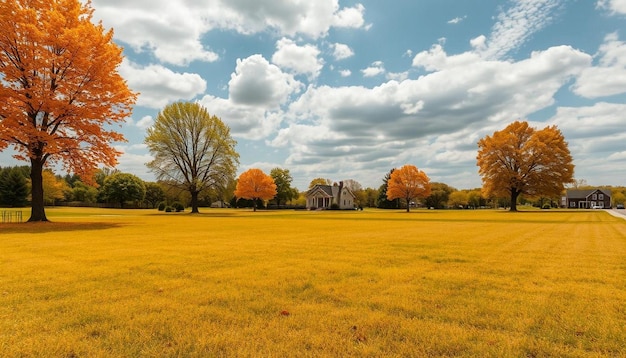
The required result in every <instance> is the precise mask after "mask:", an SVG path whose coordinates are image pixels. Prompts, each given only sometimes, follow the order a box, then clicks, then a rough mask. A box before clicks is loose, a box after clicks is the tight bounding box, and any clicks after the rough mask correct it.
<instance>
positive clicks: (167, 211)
mask: <svg viewBox="0 0 626 358" xmlns="http://www.w3.org/2000/svg"><path fill="white" fill-rule="evenodd" d="M172 211H174V208H172V207H171V206H166V207H165V212H166V213H171V212H172Z"/></svg>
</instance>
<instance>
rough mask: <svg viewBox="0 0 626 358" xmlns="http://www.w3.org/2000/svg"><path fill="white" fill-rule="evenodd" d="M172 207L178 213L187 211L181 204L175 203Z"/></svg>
mask: <svg viewBox="0 0 626 358" xmlns="http://www.w3.org/2000/svg"><path fill="white" fill-rule="evenodd" d="M172 207H173V208H174V209H175V210H176V212H177V213H179V212H181V211H185V206H184V205H183V204H181V203H179V202H175V203H174V204H172Z"/></svg>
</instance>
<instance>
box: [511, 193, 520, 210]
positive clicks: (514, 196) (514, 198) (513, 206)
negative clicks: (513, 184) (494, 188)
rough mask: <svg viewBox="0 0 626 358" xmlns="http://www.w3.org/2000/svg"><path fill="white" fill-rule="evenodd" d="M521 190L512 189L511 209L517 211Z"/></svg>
mask: <svg viewBox="0 0 626 358" xmlns="http://www.w3.org/2000/svg"><path fill="white" fill-rule="evenodd" d="M520 194H521V193H520V191H519V190H517V189H511V210H510V211H517V197H518V196H519V195H520Z"/></svg>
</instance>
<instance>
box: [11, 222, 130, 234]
mask: <svg viewBox="0 0 626 358" xmlns="http://www.w3.org/2000/svg"><path fill="white" fill-rule="evenodd" d="M120 226H122V224H120V223H103V222H82V223H73V222H50V221H48V222H36V223H28V222H27V223H5V224H0V236H1V235H2V234H20V233H23V234H41V233H49V232H68V231H95V230H107V229H113V228H117V227H120Z"/></svg>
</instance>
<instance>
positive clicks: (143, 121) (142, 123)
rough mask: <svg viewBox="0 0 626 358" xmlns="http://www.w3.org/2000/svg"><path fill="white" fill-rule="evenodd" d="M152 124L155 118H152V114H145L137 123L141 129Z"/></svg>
mask: <svg viewBox="0 0 626 358" xmlns="http://www.w3.org/2000/svg"><path fill="white" fill-rule="evenodd" d="M152 124H154V119H153V118H152V116H144V117H142V118H141V119H140V120H139V121H137V123H136V124H135V125H136V126H137V127H139V128H141V129H148V128H150V127H152Z"/></svg>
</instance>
